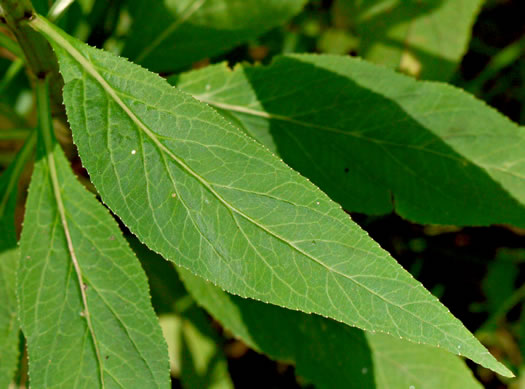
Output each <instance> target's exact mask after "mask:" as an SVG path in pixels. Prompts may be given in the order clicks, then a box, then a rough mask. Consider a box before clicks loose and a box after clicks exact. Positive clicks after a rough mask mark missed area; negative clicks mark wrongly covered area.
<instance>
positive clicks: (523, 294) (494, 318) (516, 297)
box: [478, 285, 525, 332]
mask: <svg viewBox="0 0 525 389" xmlns="http://www.w3.org/2000/svg"><path fill="white" fill-rule="evenodd" d="M522 301H525V285H522V286H521V287H520V288H518V289H516V290H515V291H514V293H513V294H512V295H511V296H510V297H509V298H508V299H506V300H505V301H504V302H503V303H502V304H501V305H500V308H499V309H498V310H497V311H496V312H494V313H493V314H492V315H491V316H490V317H489V318H488V320H487V321H486V322H485V324H483V326H482V327H481V328H480V329H479V330H478V332H483V331H485V330H487V331H490V329H491V328H492V327H493V326H495V325H496V324H497V323H498V321H499V320H500V319H501V318H502V317H503V316H505V315H506V314H507V313H508V312H509V311H510V310H511V309H512V308H514V307H515V306H516V305H518V304H519V303H521V302H522Z"/></svg>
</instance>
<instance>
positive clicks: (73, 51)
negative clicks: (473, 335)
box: [33, 18, 468, 344]
mask: <svg viewBox="0 0 525 389" xmlns="http://www.w3.org/2000/svg"><path fill="white" fill-rule="evenodd" d="M33 23H34V24H36V25H37V26H38V28H40V29H41V30H42V31H44V32H46V33H47V34H48V35H50V36H51V37H52V38H53V39H54V40H55V42H56V43H58V44H59V45H60V46H61V47H62V48H63V49H65V50H66V51H67V52H68V53H69V55H71V56H72V57H73V58H74V59H75V60H76V61H77V62H78V63H79V64H80V65H81V66H82V67H83V68H84V69H85V70H86V71H87V73H89V74H90V75H91V76H92V77H93V78H94V79H95V80H96V81H97V82H98V83H99V84H100V86H101V87H102V88H103V89H104V91H105V92H106V93H107V94H108V95H109V96H110V97H112V98H113V100H114V101H115V102H116V103H117V105H119V106H120V107H121V108H122V110H123V111H124V112H125V113H126V115H128V116H129V118H130V119H131V120H132V122H133V123H135V124H136V125H137V127H139V128H140V129H141V130H142V131H143V132H144V133H145V134H146V135H147V136H148V137H149V138H150V139H151V140H152V141H153V143H154V144H155V145H156V147H157V148H158V149H159V150H160V151H162V152H163V153H165V154H167V155H168V156H170V157H171V158H172V159H173V160H174V161H175V162H176V163H177V164H178V165H179V166H181V167H182V168H183V169H184V170H185V171H187V172H188V173H189V174H190V175H191V176H192V177H194V178H195V179H196V180H197V181H199V182H200V183H201V185H203V186H204V187H205V188H206V189H207V190H208V191H209V192H210V193H212V194H213V195H214V196H215V197H216V198H217V200H218V201H219V202H220V203H221V204H223V205H224V206H225V207H226V208H227V209H229V210H230V211H231V212H234V213H237V214H238V215H239V216H241V217H243V218H244V219H246V220H247V221H249V222H250V223H252V224H254V225H255V226H257V227H258V228H260V229H261V230H263V231H264V232H265V233H267V234H268V235H270V236H273V237H274V238H276V239H277V240H279V241H281V242H282V243H284V244H285V245H287V246H289V247H290V248H292V249H293V250H295V251H297V252H298V253H300V254H301V255H303V256H305V257H306V258H309V259H310V260H312V261H313V262H315V263H317V264H318V265H320V266H321V267H323V268H325V269H326V270H327V271H329V272H330V273H332V274H334V275H339V276H341V277H342V278H345V279H348V280H350V281H352V282H354V283H355V284H356V285H358V286H359V287H361V288H362V289H364V290H366V291H367V292H368V293H370V294H371V295H374V296H376V297H377V298H379V299H380V300H383V301H384V302H385V303H387V304H389V305H391V306H393V307H397V308H398V309H400V310H402V311H404V312H405V313H407V314H409V315H410V316H413V317H415V318H417V319H418V320H420V321H421V322H424V323H426V324H428V325H429V326H431V327H433V328H435V329H437V330H438V331H439V332H441V333H442V334H443V335H445V336H447V337H450V338H453V339H456V340H458V341H460V342H461V343H463V344H468V343H464V342H463V340H462V339H460V338H458V337H456V336H453V335H452V334H450V333H447V332H445V331H444V330H443V329H441V328H440V327H438V326H436V325H434V324H433V323H431V322H428V321H426V320H425V319H424V318H421V317H419V316H417V315H416V314H415V313H413V312H411V311H408V310H407V309H405V308H404V307H403V306H400V305H397V304H395V303H393V302H391V301H390V300H388V299H387V298H385V297H384V296H382V295H380V294H378V293H377V292H375V291H374V290H372V289H370V288H368V287H367V286H366V285H364V284H362V283H361V282H359V281H357V280H355V279H354V277H352V276H349V275H347V274H344V273H342V272H340V271H338V270H335V269H332V268H331V267H329V266H328V265H326V264H325V263H323V262H321V261H320V260H319V259H317V258H315V257H313V256H312V255H311V254H309V253H307V252H306V251H304V250H302V249H301V248H299V247H297V246H296V245H294V244H293V243H292V242H289V241H288V240H286V239H285V238H283V237H281V236H280V235H278V234H277V233H275V232H273V231H271V230H269V229H268V228H266V227H265V226H264V225H262V224H260V223H258V222H257V221H256V220H254V219H252V218H251V217H249V216H248V215H246V214H244V213H243V212H242V211H240V210H238V209H237V208H235V207H234V206H232V205H231V204H229V203H228V202H227V201H226V200H224V199H223V198H222V196H221V195H220V194H219V193H217V192H216V191H215V189H214V188H213V187H212V186H211V185H210V184H209V183H208V182H207V181H206V180H205V179H204V178H203V177H201V176H200V175H199V174H197V173H196V172H194V171H193V169H191V168H190V167H189V166H188V165H187V164H186V163H185V162H184V161H183V160H181V159H180V158H179V157H177V156H176V155H175V154H173V153H172V152H171V151H170V150H169V149H167V148H166V146H164V145H163V144H162V143H161V142H160V141H159V140H158V139H157V137H156V135H155V133H154V132H153V131H152V130H150V129H149V128H148V127H147V126H146V125H145V124H144V123H143V122H142V121H141V120H140V119H139V118H138V117H137V116H136V115H135V114H134V112H133V111H131V109H130V108H129V107H128V106H127V105H126V104H125V103H124V102H123V101H122V99H120V97H119V96H118V94H117V92H116V91H115V90H114V89H113V88H112V87H111V85H109V84H108V82H107V81H106V80H105V79H104V78H103V77H102V75H100V74H99V73H98V72H97V70H96V69H95V68H94V66H93V65H92V64H91V63H90V62H89V61H88V60H87V59H86V58H85V57H84V56H83V55H82V54H81V53H80V52H79V51H78V50H77V49H75V48H74V47H73V46H72V45H71V44H70V43H69V42H68V41H67V40H66V39H64V38H63V37H62V36H61V35H59V34H58V33H56V32H55V31H54V30H52V29H51V28H49V27H48V26H47V25H46V24H45V23H44V22H41V21H40V20H39V19H38V18H37V19H35V21H33ZM429 303H430V302H429Z"/></svg>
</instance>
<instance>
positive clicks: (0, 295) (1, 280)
mask: <svg viewBox="0 0 525 389" xmlns="http://www.w3.org/2000/svg"><path fill="white" fill-rule="evenodd" d="M35 141H36V136H35V132H33V134H31V136H29V137H28V139H27V141H26V142H25V144H24V146H23V147H22V149H21V150H20V151H19V153H18V154H17V156H16V158H15V160H14V161H13V162H12V163H11V165H10V166H9V167H8V168H7V170H6V171H5V172H4V173H3V174H2V176H1V177H0V302H1V303H0V388H7V387H8V386H9V384H10V382H11V380H12V378H13V374H14V372H15V369H16V364H17V361H18V352H19V348H18V339H19V332H20V329H19V325H18V318H17V302H16V269H17V267H18V261H19V256H20V252H19V250H18V248H17V240H16V232H15V209H16V200H17V192H18V191H17V186H18V179H19V177H20V174H21V173H22V170H23V168H24V166H25V165H26V163H27V161H28V159H29V157H30V156H31V154H32V151H33V149H34V146H35Z"/></svg>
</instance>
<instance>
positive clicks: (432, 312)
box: [32, 18, 511, 374]
mask: <svg viewBox="0 0 525 389" xmlns="http://www.w3.org/2000/svg"><path fill="white" fill-rule="evenodd" d="M32 23H33V25H34V26H35V27H37V28H38V29H39V30H40V31H42V32H43V33H45V34H46V35H47V37H48V39H49V40H50V42H51V43H52V45H53V46H54V48H55V50H56V53H57V56H58V58H59V61H60V63H61V71H62V74H63V76H64V78H65V81H66V87H65V90H64V99H65V103H66V107H67V110H68V117H69V120H70V122H71V125H72V129H73V133H74V139H75V142H76V144H77V146H78V148H79V153H80V155H81V158H82V160H83V162H84V164H85V166H86V167H87V169H88V171H90V173H91V178H92V180H93V182H94V184H95V186H96V187H97V189H98V191H99V193H100V194H101V196H102V198H103V199H104V201H105V202H106V203H107V204H108V205H109V207H111V208H112V209H113V210H114V211H115V212H116V213H117V214H118V215H119V216H120V217H121V219H122V220H123V221H124V222H125V223H126V225H127V226H128V227H129V228H130V229H131V230H132V231H133V232H134V233H135V234H136V235H137V236H139V237H140V239H141V240H143V241H144V242H146V244H147V245H148V246H149V247H150V248H152V249H153V250H154V251H156V252H160V253H162V255H163V256H164V257H166V258H167V259H170V260H172V261H175V262H176V263H178V264H180V265H181V266H185V267H188V268H191V269H192V270H193V271H195V272H196V273H198V274H200V275H201V276H203V277H205V278H207V279H210V280H213V281H214V282H216V283H218V284H220V285H221V286H223V287H225V288H227V289H228V290H229V291H231V292H233V293H238V294H240V295H242V296H249V297H253V298H256V299H260V300H263V301H271V302H272V303H274V304H277V305H282V306H285V307H289V308H292V309H299V310H303V311H306V312H317V313H320V314H324V315H326V316H330V317H334V318H336V319H338V320H341V321H344V322H346V323H347V324H350V325H354V326H359V327H361V328H364V329H369V330H376V331H384V332H387V333H393V334H395V335H398V336H403V337H406V338H407V339H410V340H412V341H415V342H419V341H421V342H426V343H429V344H433V345H441V346H442V347H445V348H447V349H449V350H451V351H453V352H457V345H458V344H461V347H462V350H463V351H462V352H464V353H465V355H468V356H469V357H471V358H472V359H474V360H476V361H479V362H480V363H482V364H486V365H488V366H490V367H491V368H494V369H495V370H497V371H499V372H500V373H502V374H511V373H509V372H508V371H507V370H506V368H504V367H502V366H501V365H500V364H499V363H497V362H496V361H495V360H494V359H493V357H492V356H491V355H490V354H489V353H488V352H487V351H486V350H485V349H484V348H483V347H482V346H481V345H480V344H479V342H478V341H477V340H476V339H475V338H474V337H473V336H472V335H471V334H470V333H469V332H468V331H467V330H466V329H465V328H464V327H463V326H462V325H461V323H460V322H459V321H458V320H457V319H454V318H453V316H452V315H451V314H450V313H449V312H448V311H447V310H446V309H445V308H444V307H443V306H442V305H441V304H440V303H439V302H438V301H437V299H435V298H434V297H433V296H431V295H430V294H429V293H428V292H426V291H425V290H424V288H423V287H422V286H421V285H420V284H419V283H417V282H416V281H415V280H414V279H413V278H412V277H411V276H410V275H409V274H408V273H407V272H405V271H404V270H403V269H402V268H401V267H400V266H399V265H398V264H397V263H396V262H395V261H394V260H393V259H392V258H391V257H390V256H389V255H388V254H387V253H386V252H384V251H382V250H381V249H380V248H379V247H378V245H377V244H376V243H375V242H374V241H372V240H371V239H369V237H368V236H367V235H366V233H364V232H363V231H362V230H361V229H360V228H359V227H358V226H357V225H356V224H354V223H352V222H351V221H350V219H349V218H348V216H347V215H346V214H344V213H343V212H342V211H341V209H340V207H338V206H337V205H336V204H334V203H333V202H331V201H330V199H329V198H328V197H327V196H326V195H324V194H323V193H322V192H321V191H320V190H319V189H318V188H316V187H314V186H313V185H311V184H310V183H309V182H308V181H307V180H305V179H304V178H302V177H301V176H299V175H298V174H297V173H296V172H293V171H292V170H291V169H290V168H288V167H287V166H286V165H284V164H282V163H281V162H280V161H279V160H278V159H277V158H276V157H274V156H272V155H271V154H270V153H268V151H267V150H266V149H264V148H262V147H261V146H260V145H259V144H258V143H257V142H255V141H254V140H251V139H249V138H247V137H246V136H244V135H243V134H241V133H240V132H239V131H238V130H237V129H235V128H233V127H231V126H229V125H228V124H227V123H226V122H224V120H223V119H222V118H221V117H220V116H219V115H218V114H217V113H216V112H215V111H214V110H212V109H210V108H208V107H206V106H204V105H202V104H201V103H198V102H196V101H195V100H194V99H192V98H191V97H189V96H187V95H185V94H182V93H180V92H178V91H176V90H175V89H174V88H172V87H170V86H169V85H168V84H167V83H166V82H165V80H162V79H160V78H159V77H157V76H156V75H154V74H152V73H149V72H147V71H145V70H144V69H142V68H140V67H138V66H136V65H133V64H130V63H128V62H127V61H125V60H123V59H119V58H116V57H115V56H113V55H111V54H109V53H105V52H103V51H99V50H96V49H93V48H90V47H89V46H86V45H84V44H82V43H80V42H77V41H75V40H74V39H73V38H70V37H68V36H66V35H63V34H62V33H61V32H60V31H59V30H58V29H56V28H55V27H53V26H52V25H50V24H47V22H45V21H44V19H42V18H38V19H36V20H34V21H33V22H32ZM114 69H118V72H115V71H114ZM129 75H131V78H130V77H129ZM86 99H90V101H91V103H90V104H84V102H85V101H86ZM100 107H103V108H102V109H103V110H102V111H101V108H100ZM174 107H175V108H174ZM101 118H102V123H101ZM174 122H175V123H176V126H175V127H174V126H173V125H172V123H174ZM212 134H213V137H212V136H211V135H212ZM181 155H184V158H185V159H183V158H182V157H181ZM168 157H169V158H168ZM218 167H220V169H218ZM130 171H135V172H141V174H134V175H130V174H129V172H130ZM232 172H233V173H232ZM153 188H154V190H153ZM144 204H146V207H145V206H144ZM175 237H181V238H180V240H179V241H178V242H177V244H174V242H173V239H175ZM195 258H198V259H200V261H195ZM247 258H249V260H247ZM310 277H313V278H312V279H309V278H310ZM378 280H381V282H380V283H378V282H377V281H378ZM407 291H409V292H410V293H407ZM363 301H365V303H363ZM414 301H415V303H413V302H414ZM356 304H358V306H356ZM365 312H366V315H368V316H367V317H365V316H364V315H365ZM434 321H436V322H434Z"/></svg>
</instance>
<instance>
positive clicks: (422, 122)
mask: <svg viewBox="0 0 525 389" xmlns="http://www.w3.org/2000/svg"><path fill="white" fill-rule="evenodd" d="M172 81H173V82H177V80H175V79H174V80H172ZM178 86H179V87H180V88H181V89H183V90H185V91H186V92H189V93H191V94H192V95H193V96H194V97H196V98H198V99H200V100H201V101H204V102H206V103H208V104H210V105H212V106H214V107H216V108H217V109H219V110H220V112H222V113H223V114H225V115H226V117H227V118H228V119H229V120H232V121H234V122H235V123H236V124H237V125H238V126H240V127H242V128H244V129H245V131H246V132H247V133H248V134H250V135H251V136H253V137H254V138H256V139H258V140H259V141H260V142H262V143H264V144H265V145H267V146H268V147H269V148H271V149H273V150H275V151H276V152H278V153H279V154H280V155H281V157H282V158H283V159H284V160H285V161H286V162H287V163H288V164H290V166H292V167H293V168H294V169H297V170H298V171H300V172H301V173H302V174H304V175H305V176H307V177H309V178H310V179H311V180H312V181H313V182H314V183H316V184H317V185H319V187H320V188H321V189H323V190H324V191H326V192H327V193H328V194H329V195H330V197H332V199H334V200H335V201H337V202H338V203H340V204H341V205H342V206H343V208H345V209H346V210H348V211H357V212H363V213H368V214H385V213H388V212H391V211H392V209H395V211H396V212H397V213H399V214H400V215H401V216H403V217H404V218H407V219H409V220H412V221H415V222H419V223H430V224H455V225H488V224H495V223H511V224H515V225H517V226H521V227H523V226H525V159H523V155H524V153H525V131H524V130H523V128H520V127H518V126H517V125H516V124H514V123H512V122H511V121H510V120H508V119H507V118H505V117H504V116H502V115H500V114H499V113H498V112H496V111H495V110H494V109H492V108H489V107H487V106H486V105H485V104H484V103H482V102H481V101H478V100H476V99H475V98H473V97H472V96H470V95H468V94H466V93H465V92H463V91H461V90H459V89H456V88H454V87H451V86H448V85H444V84H438V83H432V82H422V81H416V80H414V79H412V78H410V77H406V76H403V75H399V74H396V73H394V72H392V71H390V70H388V69H384V68H382V67H379V66H375V65H372V64H369V63H367V62H364V61H361V60H357V59H353V58H349V57H338V56H318V55H292V56H286V57H279V58H278V59H277V60H276V61H275V62H274V63H273V64H272V65H271V66H268V67H250V66H239V67H236V68H235V69H234V70H233V71H231V70H229V69H228V68H227V66H226V65H224V64H223V65H216V66H211V67H208V68H205V69H202V70H199V71H194V72H189V73H187V74H184V75H182V76H181V77H180V78H179V79H178Z"/></svg>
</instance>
